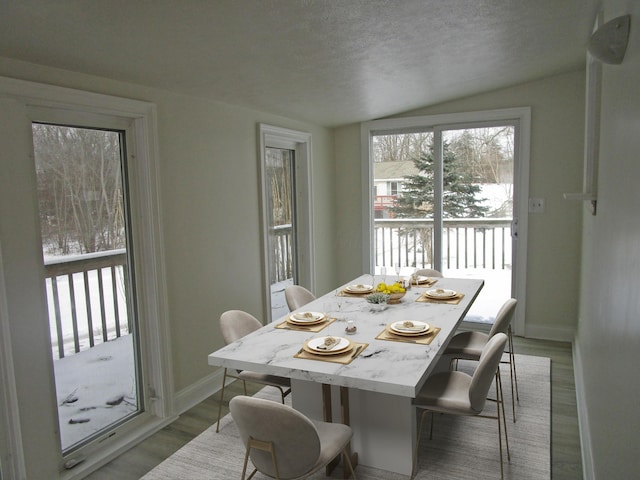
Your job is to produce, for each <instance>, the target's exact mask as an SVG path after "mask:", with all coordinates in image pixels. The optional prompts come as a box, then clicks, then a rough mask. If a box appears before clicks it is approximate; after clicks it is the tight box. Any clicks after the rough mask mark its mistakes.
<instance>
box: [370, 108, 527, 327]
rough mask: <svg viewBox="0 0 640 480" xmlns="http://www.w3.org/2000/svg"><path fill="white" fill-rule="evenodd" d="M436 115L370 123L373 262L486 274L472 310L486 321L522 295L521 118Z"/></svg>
mask: <svg viewBox="0 0 640 480" xmlns="http://www.w3.org/2000/svg"><path fill="white" fill-rule="evenodd" d="M461 116H463V115H462V114H461ZM489 116H490V115H489ZM453 117H455V116H451V118H453ZM441 119H442V118H437V119H436V120H441ZM430 120H433V119H432V118H430V117H423V118H416V119H395V120H388V121H384V120H381V121H376V122H371V124H367V125H365V127H364V128H366V129H368V131H369V152H370V157H369V165H370V172H371V175H370V178H371V189H370V191H371V192H372V198H371V199H370V202H369V205H370V213H369V214H370V218H371V230H370V231H371V260H370V264H371V266H372V268H373V269H374V271H375V272H376V273H381V272H382V271H386V272H387V273H390V272H395V271H396V270H397V269H399V270H400V272H401V274H402V275H409V274H410V273H412V272H414V271H415V270H417V269H423V268H431V269H436V270H439V271H440V272H442V274H443V275H445V276H450V277H468V278H480V279H483V280H484V281H485V287H484V289H483V291H482V292H481V294H480V296H479V297H478V299H477V300H476V301H475V302H474V305H473V307H472V309H471V311H470V312H469V314H468V315H467V317H466V318H467V320H470V321H477V322H487V323H489V322H492V321H493V318H494V317H495V313H496V312H497V310H498V308H499V306H500V305H501V304H502V302H504V301H505V300H506V299H507V298H510V297H512V296H514V295H515V294H516V288H515V280H516V276H517V273H516V270H517V268H518V267H519V266H520V267H521V268H522V267H523V266H524V264H523V257H517V256H516V240H517V238H518V237H517V235H518V231H517V227H518V220H519V217H518V215H516V213H517V212H518V210H517V208H516V204H517V203H518V189H519V188H520V187H521V186H522V184H523V180H522V178H520V181H519V182H518V181H516V172H517V171H518V165H517V159H518V152H519V151H520V146H519V145H518V144H517V140H518V138H519V137H518V132H519V125H520V123H519V120H518V119H509V118H505V119H504V120H500V121H495V120H491V121H475V122H468V121H467V122H464V123H462V122H461V123H459V124H456V123H455V122H446V123H445V122H443V123H442V124H440V123H438V122H437V121H436V122H431V121H430ZM447 120H450V118H447ZM520 212H522V210H520ZM524 258H525V259H526V257H524ZM518 262H520V265H519V264H518ZM520 295H524V291H521V293H520Z"/></svg>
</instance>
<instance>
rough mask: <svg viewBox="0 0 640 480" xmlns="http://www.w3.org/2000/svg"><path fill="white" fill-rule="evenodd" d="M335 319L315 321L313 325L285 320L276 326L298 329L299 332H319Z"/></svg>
mask: <svg viewBox="0 0 640 480" xmlns="http://www.w3.org/2000/svg"><path fill="white" fill-rule="evenodd" d="M336 320H337V318H329V319H328V320H325V321H323V322H320V323H315V324H313V325H294V324H293V323H289V322H287V321H286V320H285V321H284V322H282V323H279V324H278V325H276V328H280V329H282V330H298V331H299V332H319V331H321V330H323V329H324V328H325V327H328V326H329V325H331V324H332V323H333V322H335V321H336Z"/></svg>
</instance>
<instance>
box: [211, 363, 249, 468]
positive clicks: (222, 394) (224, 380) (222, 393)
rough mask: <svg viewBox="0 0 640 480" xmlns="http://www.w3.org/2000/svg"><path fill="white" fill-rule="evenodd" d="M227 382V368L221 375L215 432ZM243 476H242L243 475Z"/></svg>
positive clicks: (218, 424)
mask: <svg viewBox="0 0 640 480" xmlns="http://www.w3.org/2000/svg"><path fill="white" fill-rule="evenodd" d="M226 383H227V369H226V368H225V369H224V375H223V376H222V389H221V390H220V402H219V405H218V420H217V421H216V433H218V431H219V428H220V415H222V402H224V386H225V385H226ZM243 478H244V476H243Z"/></svg>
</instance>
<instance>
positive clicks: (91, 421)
mask: <svg viewBox="0 0 640 480" xmlns="http://www.w3.org/2000/svg"><path fill="white" fill-rule="evenodd" d="M53 364H54V370H55V379H56V393H57V400H58V415H59V421H60V436H61V440H62V448H63V449H67V448H68V447H70V446H72V445H74V444H75V443H77V442H78V441H80V440H82V439H83V438H85V437H87V436H90V435H92V434H94V433H96V432H98V431H100V430H102V429H104V428H105V427H107V426H108V425H110V424H112V423H113V422H116V421H118V420H120V419H122V418H124V417H126V416H128V415H130V414H132V413H133V412H135V411H136V409H137V407H136V403H137V400H136V397H137V395H136V388H135V385H136V382H135V370H134V366H135V362H134V360H133V343H132V339H131V335H124V336H122V337H120V338H118V339H116V340H112V341H110V342H107V343H102V344H100V345H96V346H95V347H93V348H91V349H89V350H86V351H83V352H80V353H78V354H76V355H71V356H69V357H65V358H62V359H60V360H54V362H53Z"/></svg>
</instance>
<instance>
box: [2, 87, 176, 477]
mask: <svg viewBox="0 0 640 480" xmlns="http://www.w3.org/2000/svg"><path fill="white" fill-rule="evenodd" d="M0 96H3V97H8V98H12V99H14V100H16V101H18V102H20V103H21V104H22V105H24V107H25V108H26V109H28V108H32V107H35V108H40V107H49V108H56V109H68V110H73V111H74V112H78V113H80V114H81V113H82V112H84V113H87V114H96V115H105V114H106V115H113V116H119V117H123V118H127V119H130V120H131V122H132V125H133V131H134V134H135V138H134V143H135V151H134V152H129V153H130V154H131V155H133V156H135V158H136V161H135V162H133V166H132V167H130V168H133V170H131V172H132V176H131V189H132V191H133V193H134V194H135V198H136V201H135V202H134V204H133V205H132V215H133V216H134V217H135V223H136V224H137V227H136V228H135V231H134V232H133V243H134V251H135V252H136V255H135V258H134V261H135V263H136V266H135V268H136V272H137V276H136V283H137V285H136V286H137V293H138V297H137V300H138V311H139V317H140V319H141V322H144V326H141V328H140V333H141V336H142V342H141V344H142V345H144V348H143V350H142V356H143V358H142V363H143V365H144V367H143V368H144V369H145V376H144V379H145V382H146V384H145V385H144V389H145V391H146V392H147V399H146V400H147V409H146V412H148V414H149V415H147V421H146V423H145V424H144V425H139V428H138V429H136V430H132V431H126V432H123V433H124V434H123V435H118V436H116V438H114V439H110V441H108V442H106V441H105V442H102V444H101V451H100V453H99V454H97V455H96V456H95V458H93V456H92V458H88V459H87V460H86V461H85V462H84V463H82V464H80V465H79V466H78V467H76V468H74V469H73V470H70V471H69V472H67V473H65V474H64V476H63V478H65V479H71V478H81V477H82V476H85V475H86V474H87V473H88V472H89V471H91V470H93V469H95V468H96V465H100V464H104V463H106V462H107V461H109V460H111V459H112V458H115V457H116V456H117V455H119V454H120V453H122V452H124V451H126V450H127V449H129V448H130V447H131V446H132V445H134V444H135V443H137V442H138V441H139V440H141V439H142V438H144V437H146V436H148V435H149V434H150V433H152V432H153V431H156V430H158V429H159V428H162V427H163V426H164V425H166V424H168V423H169V422H170V421H172V420H173V419H174V418H175V416H174V412H173V375H172V368H171V348H170V341H169V339H170V336H169V322H168V315H167V312H168V305H167V302H166V299H167V288H166V283H165V278H166V275H165V266H164V252H163V244H162V241H161V239H162V228H161V216H160V210H159V206H160V196H159V191H160V182H159V175H158V171H159V167H158V153H157V152H158V138H157V119H156V107H155V105H154V104H152V103H148V102H142V101H138V100H131V99H126V98H120V97H113V96H108V95H102V94H96V93H91V92H85V91H80V90H74V89H69V88H64V87H57V86H51V85H45V84H39V83H35V82H28V81H22V80H16V79H11V78H6V77H0ZM2 311H6V299H4V298H3V297H2V296H0V312H2ZM0 322H2V325H1V327H2V331H3V332H4V331H5V330H8V328H9V324H8V317H7V316H6V315H0ZM3 338H7V337H5V336H4V335H3ZM4 355H6V353H5V354H4ZM3 360H4V358H3ZM3 363H4V362H3ZM5 370H6V371H3V372H2V373H3V378H2V380H3V381H10V380H11V379H12V378H13V370H12V368H11V365H10V364H6V366H5ZM9 387H10V389H12V391H13V392H15V384H14V385H11V384H10V383H9ZM0 407H7V405H2V404H1V403H0ZM8 408H9V412H8V413H9V414H14V413H17V412H15V411H13V412H12V411H10V410H11V408H12V406H11V403H9V404H8ZM2 413H3V414H5V415H6V413H7V412H2ZM18 434H19V432H15V433H14V435H15V436H14V438H11V439H10V440H9V443H10V445H17V446H19V448H20V449H21V448H22V447H21V442H19V440H20V439H19V438H17V436H18ZM18 453H19V455H16V457H18V460H19V457H20V454H21V451H20V452H18ZM20 469H24V466H20V465H18V466H17V471H21V470H20Z"/></svg>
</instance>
